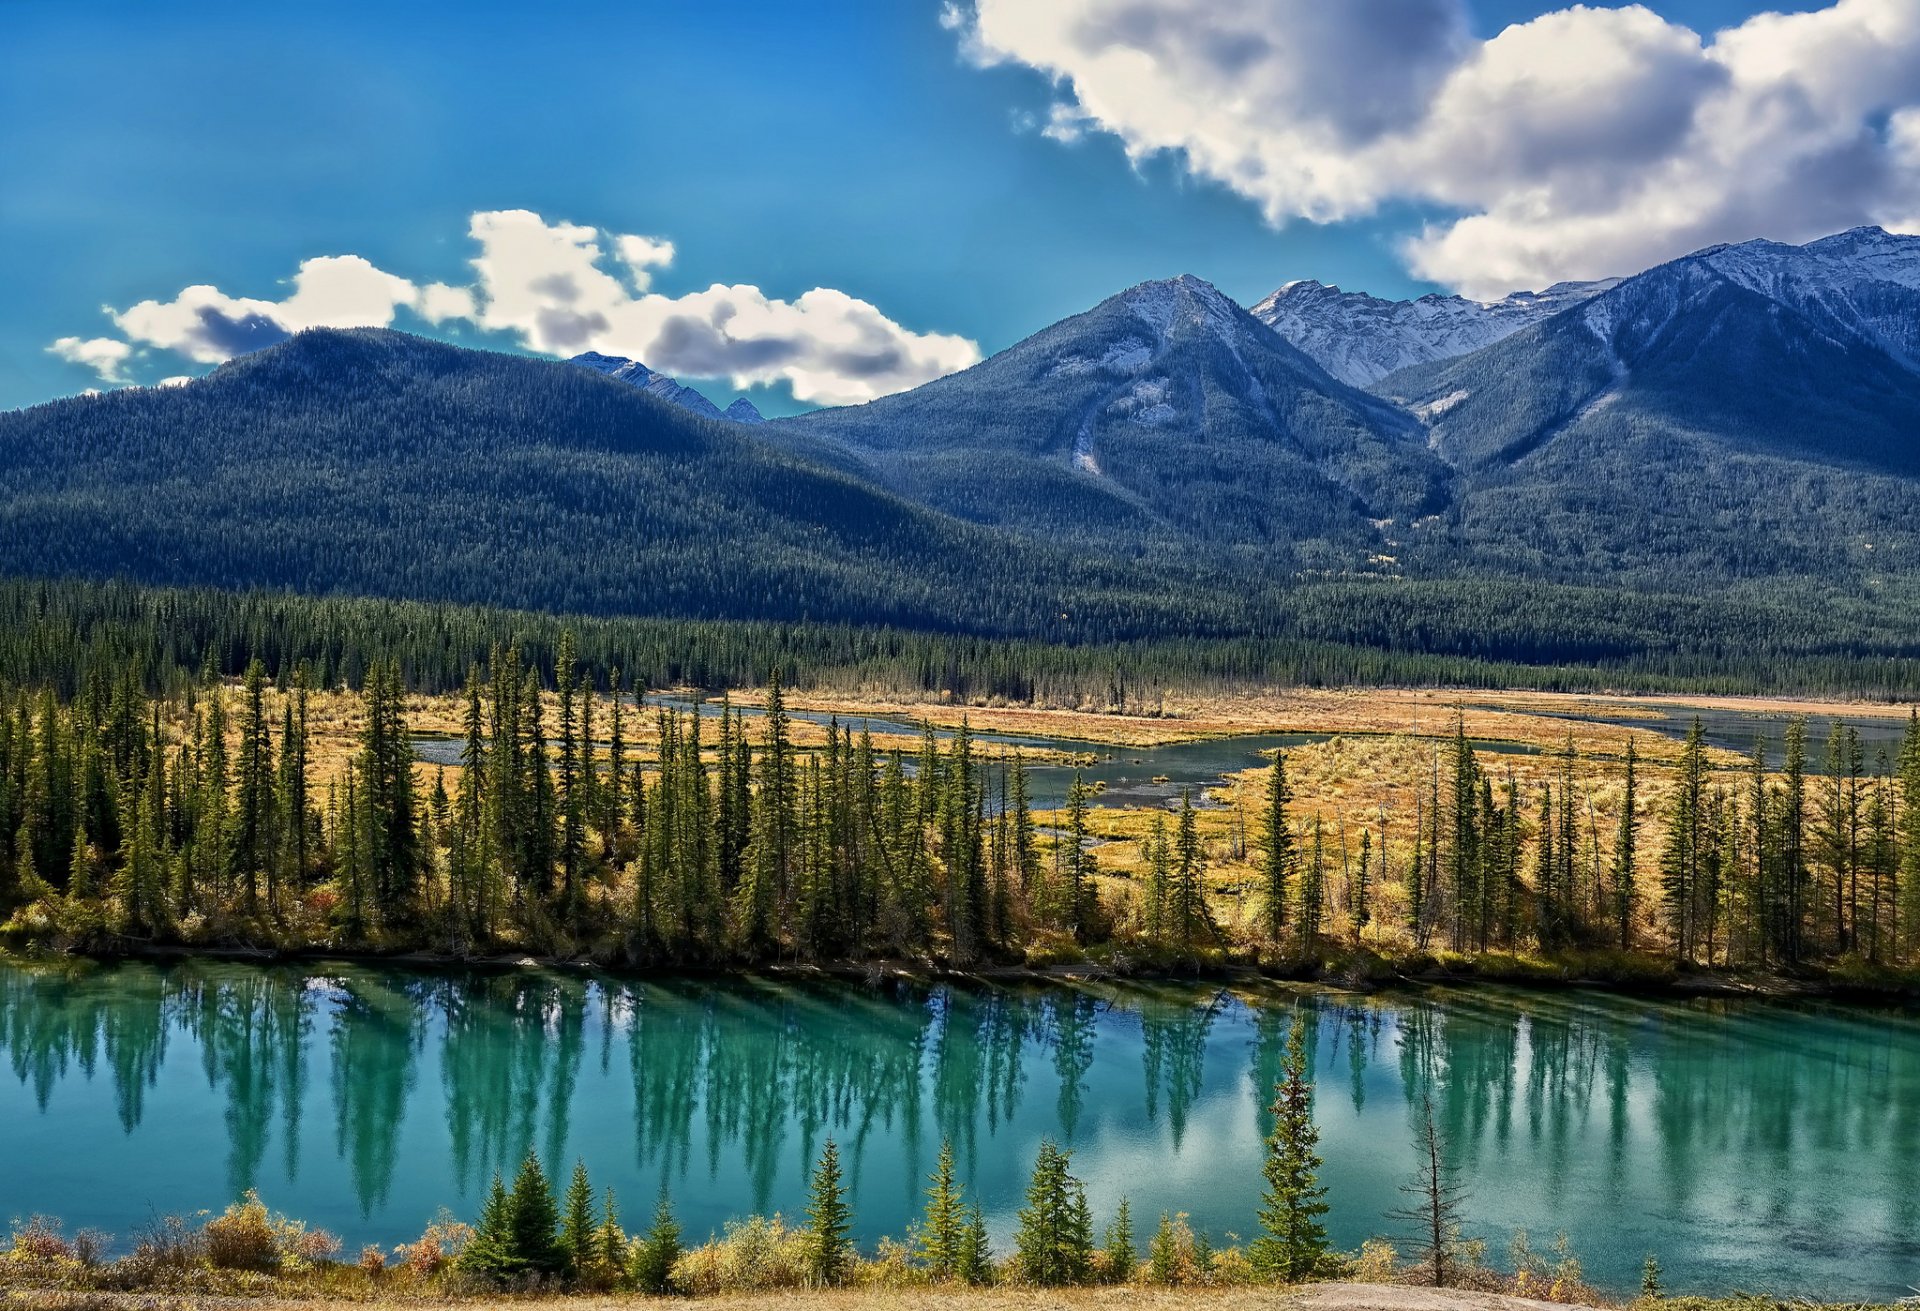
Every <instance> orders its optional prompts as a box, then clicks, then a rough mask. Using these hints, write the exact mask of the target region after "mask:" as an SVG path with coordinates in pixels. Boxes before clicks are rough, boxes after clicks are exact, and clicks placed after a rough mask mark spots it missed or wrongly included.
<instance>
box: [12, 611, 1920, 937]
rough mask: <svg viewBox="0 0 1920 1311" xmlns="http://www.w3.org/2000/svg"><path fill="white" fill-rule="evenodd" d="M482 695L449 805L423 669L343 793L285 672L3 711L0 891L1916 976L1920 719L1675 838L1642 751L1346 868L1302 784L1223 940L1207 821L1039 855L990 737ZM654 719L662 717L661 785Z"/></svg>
mask: <svg viewBox="0 0 1920 1311" xmlns="http://www.w3.org/2000/svg"><path fill="white" fill-rule="evenodd" d="M485 668H486V671H487V672H485V673H483V672H482V668H481V666H479V665H476V666H474V667H473V668H472V669H471V670H470V673H469V677H468V680H467V683H466V687H465V689H464V691H463V694H462V698H461V705H462V713H461V718H462V730H463V731H462V740H461V750H460V761H461V764H460V767H459V768H458V769H456V770H455V771H454V772H453V774H452V776H451V777H449V776H448V774H447V772H446V771H445V770H444V769H442V770H440V771H437V772H436V773H433V774H428V773H426V772H425V770H424V769H423V767H421V766H419V765H418V764H417V763H416V761H415V759H414V744H413V738H412V733H411V730H410V728H409V724H408V718H407V713H406V705H405V698H406V692H405V689H404V686H403V676H402V673H401V670H400V668H399V667H398V665H397V664H395V663H393V662H384V663H376V664H375V665H373V666H372V667H371V668H370V669H369V670H368V671H367V674H366V677H365V678H364V680H363V683H362V689H361V693H360V697H359V711H358V728H357V740H356V746H355V749H354V751H353V752H352V754H351V756H350V757H349V758H348V759H347V760H346V762H345V764H344V768H340V769H337V770H335V771H332V772H331V773H330V775H329V776H328V777H327V779H326V781H325V784H324V786H320V785H319V784H318V783H317V782H316V777H317V768H316V765H315V762H314V761H313V759H312V732H311V728H310V725H309V722H308V717H309V693H308V689H307V687H306V684H305V677H304V671H303V670H301V669H299V668H296V669H295V671H294V674H293V676H292V678H291V680H290V683H289V686H288V688H287V690H286V692H285V694H284V695H270V689H271V686H272V685H271V682H270V680H269V677H268V674H267V671H266V668H265V666H264V665H263V664H262V663H261V662H259V661H258V660H256V661H254V662H252V663H251V664H250V665H249V666H248V667H247V669H246V671H245V673H244V675H243V677H242V678H241V679H240V681H239V684H238V686H237V688H229V687H226V686H225V685H223V684H221V683H219V682H218V681H217V680H214V681H210V682H209V683H207V684H205V685H201V684H194V685H190V686H189V688H188V689H187V691H186V693H185V694H184V695H183V696H182V697H181V698H180V699H178V700H167V699H159V698H154V697H150V696H149V695H147V694H146V693H145V692H144V691H143V690H142V689H141V686H140V683H139V680H138V678H137V677H136V676H135V675H134V674H133V673H132V672H131V671H129V672H127V673H125V674H123V676H122V677H121V678H120V679H118V680H117V681H114V682H112V683H107V682H105V681H103V680H100V679H98V678H95V679H90V680H89V682H88V683H87V684H86V686H85V687H84V688H83V689H82V691H81V694H80V695H79V696H78V697H77V698H76V699H74V700H72V701H66V702H63V701H62V700H61V699H60V698H59V696H58V695H57V694H56V693H55V691H54V690H53V689H52V688H50V687H43V688H42V689H40V690H39V691H37V692H28V691H26V690H24V689H14V690H11V691H7V690H4V689H0V832H4V833H6V834H9V835H11V841H10V842H7V843H5V844H0V845H3V846H4V850H0V898H4V901H5V903H6V904H7V905H8V906H10V907H12V908H13V910H14V912H15V914H14V920H13V928H14V931H15V933H16V935H17V936H22V937H25V938H27V939H29V940H41V941H47V940H62V941H67V942H72V943H78V944H81V945H87V946H93V947H97V948H100V949H111V948H112V947H113V946H114V944H116V943H121V944H124V943H126V942H128V941H153V940H164V941H182V942H189V943H192V942H212V941H227V942H230V941H244V942H254V943H261V944H274V945H296V946H297V945H322V944H324V945H331V946H348V947H352V946H367V947H425V948H430V949H437V950H444V951H447V952H451V953H455V954H468V953H475V952H484V951H486V950H489V949H492V948H496V947H501V946H506V945H518V946H523V947H532V948H535V949H539V950H544V951H550V952H554V953H559V954H568V955H588V956H591V957H593V958H595V959H599V960H604V961H608V962H615V963H621V964H627V965H645V966H668V965H686V964H700V965H713V964H741V963H744V964H752V963H757V962H768V961H776V960H800V961H834V960H854V959H867V958H874V957H895V958H897V957H903V956H904V957H920V958H926V957H938V958H941V959H944V960H946V961H948V962H950V963H952V964H956V965H961V966H968V965H974V964H978V963H982V962H989V961H996V960H1009V959H1019V958H1020V957H1022V956H1023V955H1025V954H1027V953H1029V952H1030V951H1031V950H1033V949H1034V948H1036V947H1044V946H1045V944H1049V943H1051V944H1057V945H1059V946H1068V945H1070V946H1071V947H1072V948H1073V949H1077V950H1095V951H1110V950H1116V949H1118V950H1127V951H1144V952H1145V953H1147V954H1148V955H1149V956H1151V957H1153V958H1156V959H1161V960H1165V961H1168V962H1172V961H1177V960H1202V959H1211V960H1220V959H1257V960H1262V961H1267V962H1285V961H1289V960H1295V961H1298V960H1314V959H1318V958H1320V957H1322V956H1324V955H1325V954H1326V953H1327V952H1328V951H1331V950H1338V949H1340V948H1342V947H1358V946H1362V945H1370V946H1372V947H1374V948H1376V949H1384V950H1404V949H1407V948H1411V949H1412V950H1414V951H1416V952H1430V951H1434V950H1440V949H1445V950H1450V951H1453V952H1456V953H1482V952H1489V951H1519V950H1529V949H1540V950H1545V951H1548V952H1554V951H1560V950H1566V949H1576V948H1598V947H1612V948H1616V949H1619V950H1622V951H1632V952H1641V953H1648V954H1655V955H1665V956H1670V957H1673V958H1677V959H1679V960H1682V961H1686V962H1694V963H1700V964H1707V965H1756V966H1763V967H1797V966H1800V965H1803V964H1807V963H1812V962H1825V961H1832V960H1837V959H1841V958H1851V957H1858V958H1861V959H1863V960H1865V961H1866V962H1868V963H1871V964H1876V965H1879V964H1888V965H1899V964H1905V963H1907V962H1909V961H1910V960H1911V959H1912V957H1913V952H1914V945H1915V938H1916V930H1917V929H1920V720H1914V721H1910V726H1909V731H1908V734H1907V737H1906V740H1905V742H1904V744H1903V745H1902V746H1901V748H1900V750H1899V752H1898V753H1897V757H1896V758H1888V757H1886V756H1885V755H1884V754H1882V755H1877V756H1876V757H1875V759H1874V760H1873V761H1871V762H1869V761H1867V760H1866V758H1865V753H1864V751H1863V749H1862V747H1861V745H1860V742H1859V738H1858V735H1857V733H1855V732H1854V731H1853V730H1851V729H1849V728H1847V727H1845V726H1844V725H1840V724H1837V723H1836V724H1835V725H1833V727H1832V728H1831V730H1830V731H1829V733H1828V735H1827V740H1826V743H1825V748H1824V764H1823V766H1820V767H1816V766H1815V765H1814V764H1813V763H1812V762H1811V760H1810V754H1811V749H1810V747H1809V744H1808V734H1807V728H1806V726H1805V724H1804V723H1798V722H1796V723H1795V724H1793V725H1791V726H1790V727H1789V729H1788V731H1787V735H1786V741H1785V764H1784V767H1783V769H1782V770H1780V771H1778V772H1775V771H1771V770H1769V768H1768V767H1767V761H1766V756H1765V744H1764V743H1756V745H1755V747H1754V751H1753V754H1752V756H1751V757H1750V759H1749V763H1748V765H1747V767H1746V769H1745V770H1744V771H1741V772H1739V773H1737V774H1734V773H1728V772H1720V771H1714V770H1712V769H1710V768H1709V767H1708V762H1707V758H1706V749H1705V745H1704V741H1703V738H1702V733H1701V729H1700V727H1699V725H1698V724H1697V723H1696V725H1695V727H1694V730H1693V732H1692V733H1691V734H1690V736H1689V738H1688V740H1687V742H1686V744H1685V745H1684V747H1683V749H1682V751H1681V755H1680V760H1679V763H1678V766H1677V768H1676V770H1675V778H1676V781H1677V785H1676V786H1675V787H1673V788H1672V789H1670V799H1669V801H1668V802H1667V804H1666V805H1665V807H1664V810H1665V813H1664V814H1660V815H1645V816H1643V815H1642V806H1641V804H1640V800H1639V796H1638V791H1639V786H1640V775H1641V767H1640V763H1639V761H1638V758H1637V755H1636V753H1635V749H1634V748H1633V746H1632V745H1631V744H1629V747H1628V750H1627V754H1626V757H1625V759H1624V760H1623V761H1622V762H1621V774H1620V783H1621V787H1622V790H1623V797H1622V799H1621V802H1620V805H1619V807H1618V822H1617V824H1616V826H1615V827H1614V830H1613V832H1611V833H1609V834H1605V835H1603V834H1602V833H1601V832H1600V831H1599V830H1600V824H1599V821H1598V819H1597V816H1596V814H1595V810H1594V806H1593V803H1592V795H1591V791H1590V789H1589V787H1588V785H1586V784H1583V783H1582V782H1581V781H1580V779H1579V778H1578V777H1577V775H1576V770H1575V763H1576V757H1575V753H1574V748H1573V743H1572V739H1571V737H1569V739H1568V742H1567V745H1566V747H1565V748H1564V750H1562V751H1561V752H1560V753H1559V756H1558V758H1557V760H1556V762H1555V764H1554V768H1553V769H1552V770H1550V771H1548V772H1547V774H1546V776H1545V777H1543V778H1541V779H1539V780H1538V781H1537V783H1535V784H1534V785H1533V786H1531V787H1529V788H1527V789H1525V790H1523V789H1522V787H1521V785H1520V783H1519V782H1518V781H1517V780H1516V778H1515V776H1514V773H1513V771H1512V769H1511V767H1509V768H1508V770H1507V771H1506V774H1505V777H1504V778H1500V777H1495V776H1494V775H1493V774H1492V773H1490V772H1489V771H1488V769H1487V768H1486V767H1485V766H1484V765H1483V764H1482V762H1481V759H1480V757H1479V755H1478V754H1477V753H1476V752H1475V750H1474V748H1473V744H1472V743H1471V742H1470V741H1469V740H1468V739H1467V737H1466V735H1465V732H1464V728H1463V726H1460V725H1456V730H1455V733H1454V735H1453V737H1452V739H1451V741H1449V742H1447V743H1445V744H1444V745H1443V746H1441V747H1436V749H1435V751H1434V753H1433V756H1432V760H1431V768H1430V770H1429V771H1428V774H1427V777H1425V778H1424V779H1422V780H1420V783H1419V786H1418V787H1417V788H1416V789H1414V791H1415V800H1414V805H1413V814H1412V815H1411V816H1407V817H1402V818H1401V820H1400V822H1399V824H1398V826H1397V827H1395V826H1392V825H1390V824H1389V823H1388V817H1387V816H1386V815H1385V813H1384V812H1383V814H1382V817H1381V823H1380V824H1379V826H1378V830H1377V832H1376V831H1375V829H1374V828H1372V827H1368V828H1366V829H1365V830H1364V831H1363V832H1362V833H1361V834H1360V838H1359V848H1358V853H1357V859H1355V857H1354V853H1353V852H1352V851H1351V850H1350V849H1349V847H1348V844H1347V840H1346V837H1345V835H1344V832H1343V833H1342V835H1341V837H1340V851H1339V852H1338V853H1336V852H1334V851H1333V850H1332V843H1331V840H1330V838H1329V834H1328V832H1327V830H1326V827H1325V825H1324V823H1323V821H1322V819H1321V818H1320V817H1319V816H1318V815H1313V816H1306V817H1302V816H1300V815H1296V814H1295V813H1294V811H1295V805H1294V802H1293V798H1292V795H1291V791H1290V787H1289V783H1288V778H1287V760H1286V756H1285V755H1284V753H1280V754H1276V755H1275V757H1274V760H1273V763H1272V765H1271V766H1270V767H1269V768H1268V771H1267V778H1266V782H1265V788H1264V800H1263V803H1262V807H1261V808H1262V811H1263V813H1262V815H1261V816H1260V822H1259V823H1258V824H1257V825H1256V826H1255V827H1256V828H1257V830H1258V831H1257V832H1256V833H1254V834H1253V837H1252V841H1251V842H1250V843H1249V844H1248V846H1249V850H1248V851H1247V858H1246V861H1245V862H1233V863H1235V864H1241V865H1244V864H1250V865H1251V867H1252V869H1253V871H1254V874H1255V877H1254V879H1253V880H1252V882H1253V884H1254V885H1255V886H1252V887H1248V888H1245V889H1243V890H1242V891H1243V892H1244V894H1245V895H1243V896H1242V897H1241V898H1240V900H1239V907H1240V909H1239V910H1238V911H1237V912H1235V913H1233V914H1228V913H1227V912H1228V911H1229V910H1230V909H1231V908H1230V907H1228V906H1226V905H1224V904H1223V903H1222V901H1221V896H1220V894H1221V891H1222V890H1221V889H1219V888H1217V887H1215V886H1214V883H1213V881H1212V880H1211V879H1210V877H1209V875H1210V872H1211V871H1212V870H1214V869H1216V868H1217V867H1218V866H1220V865H1221V864H1222V863H1223V862H1222V861H1221V860H1220V859H1219V857H1218V854H1217V853H1216V852H1215V851H1213V849H1212V848H1211V847H1210V845H1209V844H1208V843H1207V842H1205V841H1203V840H1202V837H1201V833H1200V827H1199V822H1198V815H1197V813H1196V809H1195V807H1194V804H1193V799H1192V797H1191V796H1188V797H1187V798H1185V799H1184V800H1183V802H1182V804H1181V805H1180V807H1179V809H1178V811H1177V812H1175V813H1164V814H1156V815H1155V816H1154V817H1153V820H1152V823H1151V825H1150V827H1149V828H1148V831H1147V834H1146V836H1145V838H1144V840H1143V842H1142V844H1141V851H1140V855H1141V860H1140V867H1141V870H1142V873H1141V875H1140V876H1139V877H1138V878H1127V879H1124V880H1123V879H1118V878H1115V877H1112V871H1109V870H1105V869H1103V866H1102V862H1101V859H1100V855H1099V853H1098V852H1097V850H1095V849H1093V847H1092V845H1091V843H1090V841H1089V823H1088V802H1089V800H1090V796H1091V793H1090V791H1089V790H1088V789H1086V788H1085V787H1083V786H1081V785H1080V784H1079V783H1078V782H1077V781H1076V783H1075V785H1074V787H1073V788H1072V789H1071V790H1070V791H1069V793H1068V796H1067V798H1066V802H1065V805H1064V806H1063V808H1062V810H1061V811H1060V813H1059V815H1058V816H1057V817H1056V818H1057V820H1058V822H1057V824H1056V825H1055V826H1054V828H1053V830H1051V831H1043V830H1042V829H1041V827H1040V826H1039V825H1038V824H1037V823H1036V819H1035V814H1034V810H1033V807H1032V805H1031V802H1030V789H1029V780H1028V774H1027V768H1026V765H1025V763H1024V761H1023V760H1022V759H1021V758H1020V756H1019V755H1018V753H1015V754H1013V755H1012V756H1011V757H1009V758H1005V759H1000V760H992V759H988V758H986V757H984V756H983V755H982V754H981V752H980V751H979V750H978V749H977V747H976V744H975V742H974V739H973V736H972V734H971V733H970V731H969V730H968V729H967V728H966V727H965V726H964V724H963V726H962V727H961V728H960V729H959V730H958V731H957V732H955V733H954V734H952V735H951V737H950V739H948V740H945V741H942V740H941V739H940V738H939V737H938V736H937V735H936V734H935V733H934V732H933V730H932V729H931V728H930V727H929V728H927V729H926V730H925V731H924V732H923V735H922V737H921V740H920V743H919V745H918V749H917V750H903V749H899V748H897V747H896V748H888V749H883V748H882V747H880V746H878V745H876V743H875V742H874V740H873V738H872V736H871V734H869V733H866V732H862V733H859V734H856V733H854V732H853V731H852V730H851V729H849V728H846V727H842V726H840V725H838V724H832V725H830V726H828V729H827V733H826V741H825V743H824V745H822V746H821V747H820V748H818V749H808V750H801V749H799V748H797V747H796V746H795V744H794V740H793V733H792V725H791V722H790V719H789V716H788V714H787V712H786V709H785V697H784V689H783V685H782V683H781V681H780V678H779V676H778V673H777V672H776V673H775V674H774V676H773V677H772V679H771V680H770V683H769V688H768V691H767V693H766V702H765V706H764V711H763V713H762V714H760V715H759V716H758V717H757V719H756V721H755V722H754V724H753V726H752V727H751V728H750V727H749V721H748V719H747V716H746V714H745V712H744V709H743V708H741V707H736V706H733V705H732V704H730V703H729V702H727V701H724V700H723V701H721V702H720V703H719V704H718V705H717V707H716V706H712V705H709V706H708V707H707V713H701V711H700V709H699V708H697V707H696V708H692V709H684V710H683V709H676V708H672V707H659V708H650V707H646V706H644V704H643V703H642V702H640V701H639V700H638V699H637V698H635V697H634V696H633V695H631V692H630V690H629V689H627V688H626V685H625V679H624V677H623V676H622V675H621V674H619V673H618V672H617V671H616V672H615V673H614V674H613V675H612V676H611V678H610V683H611V686H612V688H613V690H614V692H615V695H614V696H612V697H610V698H607V697H602V696H599V695H596V687H595V680H594V677H593V675H592V673H591V671H590V669H588V668H587V667H586V666H585V664H584V662H582V661H581V660H580V659H579V657H578V654H577V650H576V648H575V647H574V644H573V639H572V637H571V635H570V634H568V633H564V632H563V633H562V634H561V637H560V640H559V644H558V650H557V653H556V668H557V669H558V670H560V671H561V676H560V677H559V678H558V680H557V684H550V683H549V682H548V680H547V679H546V678H544V677H543V676H542V672H541V670H540V669H539V668H537V667H536V666H534V665H532V664H529V663H525V662H523V660H522V657H521V654H520V652H519V651H518V650H517V649H516V648H514V647H505V648H500V649H496V650H495V651H493V652H492V653H490V657H489V660H488V662H487V665H486V667H485ZM276 703H277V713H274V710H273V709H272V707H273V706H274V705H275V704H276ZM638 716H650V718H651V720H652V723H651V730H652V731H651V734H650V735H649V736H650V743H651V746H650V748H649V751H648V752H647V753H646V758H645V759H643V758H642V752H641V751H640V750H639V749H638V744H639V740H640V738H641V736H642V735H641V734H640V733H639V731H638V727H639V726H638V724H637V723H636V717H638ZM1409 821H1410V822H1409ZM1643 830H1647V831H1644V832H1643ZM1228 854H1229V855H1231V854H1232V853H1228ZM1649 854H1650V855H1651V857H1652V858H1651V859H1649ZM1650 876H1651V877H1650ZM1393 883H1397V884H1398V885H1399V888H1398V892H1399V894H1400V895H1398V896H1396V897H1392V898H1388V897H1384V896H1383V895H1382V893H1383V892H1384V891H1385V890H1386V889H1387V887H1388V885H1390V884H1393ZM1336 926H1338V928H1337V929H1336ZM1047 949H1048V950H1051V949H1053V948H1047Z"/></svg>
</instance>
